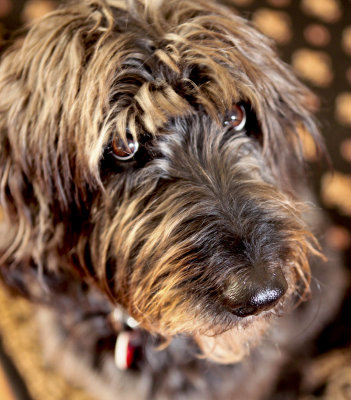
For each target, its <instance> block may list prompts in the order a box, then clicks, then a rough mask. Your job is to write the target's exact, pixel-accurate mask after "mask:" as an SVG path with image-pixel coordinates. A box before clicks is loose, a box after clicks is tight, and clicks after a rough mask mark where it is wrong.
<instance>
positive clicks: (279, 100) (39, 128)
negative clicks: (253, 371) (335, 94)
mask: <svg viewBox="0 0 351 400" xmlns="http://www.w3.org/2000/svg"><path fill="white" fill-rule="evenodd" d="M309 98H310V94H309V92H308V91H307V90H306V89H305V88H304V87H303V86H302V85H301V84H300V83H299V82H298V81H297V80H296V79H295V78H294V76H293V75H292V74H291V72H290V71H289V69H288V68H287V67H286V66H285V65H283V63H282V62H281V61H279V59H278V58H277V56H276V54H275V52H274V51H273V50H272V49H271V46H270V43H269V41H268V40H267V39H266V38H265V37H263V36H262V35H261V34H260V33H258V32H257V31H256V30H255V29H254V28H252V27H251V26H250V24H249V23H248V22H247V21H245V20H243V19H242V18H240V17H238V16H236V15H234V14H232V13H231V12H230V11H229V10H228V9H226V8H223V7H221V6H219V5H218V4H214V3H212V2H209V1H206V0H199V1H196V2H194V1H192V0H172V1H171V0H167V1H161V0H157V1H146V0H145V1H142V0H139V1H138V0H131V1H123V0H111V1H103V0H96V1H86V2H82V3H79V4H77V5H73V6H70V7H68V8H64V9H62V10H59V11H57V12H55V13H53V14H51V15H49V16H47V17H46V18H44V19H43V20H41V21H39V22H37V23H36V24H34V26H33V27H32V28H31V29H30V30H29V33H28V35H27V36H26V37H25V38H24V39H22V40H20V41H17V42H16V43H15V44H14V45H13V46H12V47H11V48H10V49H9V50H8V51H7V53H6V55H5V56H4V57H3V60H2V64H1V69H0V113H1V120H0V124H1V125H0V128H1V153H0V163H1V165H0V167H1V205H2V207H3V210H4V221H5V222H4V224H3V226H4V229H5V230H6V234H5V235H4V237H5V239H4V240H3V243H2V246H1V247H2V250H1V264H2V265H1V270H2V275H3V277H4V279H5V280H6V282H7V283H8V284H9V285H10V286H14V287H17V288H18V289H20V290H22V291H25V292H27V293H28V294H29V295H31V296H33V297H42V296H44V294H45V290H46V288H49V289H50V290H51V296H52V298H53V299H54V298H55V293H56V291H57V292H58V291H61V292H62V291H64V290H65V289H64V288H65V287H66V286H65V285H64V284H63V283H64V282H71V283H70V284H74V285H80V282H81V283H83V282H84V284H86V283H88V284H89V285H95V286H96V287H98V288H99V289H100V290H101V291H102V292H103V293H105V294H107V295H108V297H109V301H110V302H111V304H116V305H120V306H122V307H123V308H125V309H126V310H127V311H128V312H129V313H130V314H131V315H132V316H133V317H134V318H135V319H136V320H138V321H139V322H140V323H141V325H142V326H143V327H145V328H146V329H147V330H150V331H152V332H157V333H161V334H163V335H168V336H172V335H175V334H177V333H187V334H190V335H193V336H194V337H196V338H197V339H198V342H199V343H200V344H201V345H202V347H203V348H204V349H205V350H209V343H210V342H211V343H212V342H213V343H215V342H216V341H218V342H220V343H222V344H223V343H224V344H225V345H226V346H228V343H232V345H230V347H231V351H229V352H227V353H226V357H227V358H226V360H227V361H229V360H230V361H231V360H234V359H236V358H238V357H239V356H241V355H242V350H243V349H244V348H245V349H246V348H247V347H246V346H244V343H246V342H247V341H250V340H252V337H253V336H255V335H253V334H252V332H253V331H255V332H257V331H260V330H261V328H262V329H263V327H264V326H265V325H266V324H267V323H268V321H269V319H270V318H269V317H270V316H271V315H273V314H275V313H277V312H278V311H279V310H281V308H282V305H283V303H286V300H287V299H288V298H295V299H296V298H298V297H299V296H301V295H302V293H304V292H305V291H306V289H307V288H308V280H309V267H308V255H309V253H311V252H312V253H313V252H314V250H313V248H314V246H313V241H314V239H313V236H312V235H311V234H310V233H309V232H308V230H307V229H306V226H305V224H304V222H303V220H302V217H301V210H300V206H299V205H298V203H297V200H296V199H297V198H298V196H299V190H300V189H301V171H302V170H303V161H304V160H303V151H302V147H301V140H300V132H301V131H302V130H304V131H308V132H309V133H310V135H311V136H312V137H313V138H314V140H315V142H316V146H317V147H319V146H320V145H319V144H318V143H320V139H319V136H318V132H317V129H316V127H315V124H314V122H313V120H312V119H311V117H310V113H309V111H308V108H309V106H308V105H309ZM37 281H39V282H41V285H39V286H38V285H37V284H36V283H35V282H37ZM57 282H59V283H57ZM62 282H63V283H62ZM72 282H73V283H72ZM42 287H43V289H42ZM49 296H50V295H49ZM53 302H54V301H53ZM242 327H245V328H246V329H245V332H247V334H244V333H242V332H243V331H242V330H241V331H240V332H239V329H240V328H242ZM250 327H253V329H252V331H250ZM209 337H212V338H213V337H215V338H216V339H215V340H212V339H211V340H212V341H211V340H207V339H205V338H209ZM219 338H225V340H224V341H223V340H222V341H221V340H220V339H219ZM223 346H224V345H223ZM223 346H222V347H221V346H219V347H218V348H219V351H218V352H213V353H212V357H213V358H218V359H222V355H223V354H222V353H221V349H222V350H223V348H224V347H223Z"/></svg>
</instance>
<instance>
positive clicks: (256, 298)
mask: <svg viewBox="0 0 351 400" xmlns="http://www.w3.org/2000/svg"><path fill="white" fill-rule="evenodd" d="M287 288H288V284H287V282H286V280H285V278H284V275H283V272H282V271H281V269H280V268H277V269H274V271H270V270H267V269H266V268H264V267H262V266H261V267H255V268H253V269H252V270H251V271H250V273H249V276H248V277H246V279H245V280H244V281H243V282H242V283H241V284H240V282H239V284H236V285H235V290H233V292H232V293H231V294H230V296H229V298H231V301H229V304H230V306H231V310H230V311H231V312H232V313H233V314H234V315H237V316H238V317H247V316H249V315H255V314H259V313H260V312H262V311H265V310H269V309H270V308H272V307H273V306H274V305H275V304H277V302H278V301H279V299H281V298H282V297H283V296H284V294H285V292H286V290H287ZM227 304H228V302H227Z"/></svg>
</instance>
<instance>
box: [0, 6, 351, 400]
mask: <svg viewBox="0 0 351 400" xmlns="http://www.w3.org/2000/svg"><path fill="white" fill-rule="evenodd" d="M194 1H196V0H194ZM221 2H222V3H225V4H226V5H228V6H230V7H233V8H234V9H235V10H236V12H238V13H239V14H241V15H243V16H245V17H247V18H248V19H250V20H252V21H253V23H254V24H255V25H256V26H257V27H258V28H259V29H260V30H261V31H262V32H263V33H264V34H266V35H267V36H269V37H271V38H272V39H273V40H274V41H275V43H276V48H277V51H278V53H279V54H280V56H281V57H282V58H283V60H285V61H286V62H287V63H289V64H291V65H292V68H293V69H294V71H295V73H296V74H297V75H298V76H299V77H300V78H301V79H302V80H303V81H305V83H306V84H307V85H308V86H309V87H310V88H311V89H312V90H313V91H314V93H315V94H316V95H317V98H316V100H315V107H316V110H317V116H318V119H319V120H320V122H321V129H322V133H323V135H324V137H325V140H326V144H327V148H328V150H329V153H330V156H331V159H332V162H333V166H334V172H333V173H332V172H330V171H329V170H328V169H326V168H323V167H322V166H321V165H314V167H313V168H314V169H315V171H314V174H313V180H312V182H311V185H315V189H316V192H317V193H318V195H319V199H320V202H321V204H322V206H323V208H325V209H326V211H327V213H328V214H329V216H330V218H331V221H332V225H331V227H330V228H329V230H328V231H327V232H325V233H324V234H325V238H326V240H327V241H328V242H329V244H330V245H331V246H332V247H334V248H335V249H336V250H338V251H340V252H341V253H342V255H343V259H344V263H345V266H346V268H347V269H348V270H350V269H351V0H221ZM60 4H62V1H61V2H60V1H53V0H27V1H25V0H0V43H1V48H3V44H4V42H5V41H6V40H7V39H9V38H10V37H11V35H12V34H13V32H14V31H16V30H17V29H19V28H21V27H22V26H24V25H25V24H27V23H28V22H30V21H33V20H34V19H36V18H39V17H41V16H42V15H44V14H45V13H47V12H49V11H51V10H52V9H54V8H56V7H57V6H59V5H60ZM0 51H1V49H0ZM306 153H307V156H308V158H309V159H310V161H311V162H313V158H314V152H313V148H309V143H308V142H307V143H306ZM348 287H349V289H348V290H347V292H346V295H345V298H344V301H343V304H342V307H341V308H340V310H339V312H338V313H337V314H336V315H335V318H334V320H333V321H331V323H330V324H329V325H328V326H327V327H326V328H325V329H324V331H323V332H322V333H321V335H320V337H319V338H318V339H317V340H316V342H315V344H314V348H313V349H311V351H309V353H308V355H306V360H305V362H306V363H307V364H308V365H307V366H306V365H305V366H304V369H305V371H307V373H306V372H305V376H304V377H301V376H300V375H299V373H298V365H297V366H296V368H291V370H287V371H284V376H283V377H282V381H281V383H280V386H279V387H278V388H277V397H276V398H277V399H282V400H284V399H285V398H287V397H286V395H285V393H287V392H288V390H289V387H291V386H292V385H293V386H295V392H296V393H297V394H296V398H298V399H301V400H314V399H328V400H329V399H330V400H339V399H340V400H342V399H345V400H347V399H350V400H351V279H349V283H348ZM31 316H32V308H31V306H30V304H28V303H27V302H26V301H25V300H22V299H13V298H10V297H9V296H8V295H7V294H6V292H5V291H4V290H3V288H1V287H0V400H64V399H65V400H67V399H69V400H76V399H77V400H80V399H86V400H88V399H90V396H89V395H88V394H87V393H85V392H84V391H81V390H79V389H77V388H72V387H71V386H69V385H67V383H66V382H65V381H64V380H63V379H62V378H61V377H60V376H59V375H58V374H56V373H55V371H52V370H50V369H48V368H47V367H46V366H45V365H44V364H43V361H42V359H41V357H40V344H39V343H38V339H37V335H36V326H35V322H34V321H33V319H32V318H31ZM306 374H307V376H306ZM296 388H298V389H296ZM290 398H291V397H289V399H290Z"/></svg>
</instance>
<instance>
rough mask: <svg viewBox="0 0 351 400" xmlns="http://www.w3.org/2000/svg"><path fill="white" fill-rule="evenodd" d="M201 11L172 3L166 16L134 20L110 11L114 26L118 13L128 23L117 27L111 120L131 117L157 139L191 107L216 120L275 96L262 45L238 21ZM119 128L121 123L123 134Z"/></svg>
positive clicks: (270, 63) (269, 55) (268, 54)
mask: <svg viewBox="0 0 351 400" xmlns="http://www.w3.org/2000/svg"><path fill="white" fill-rule="evenodd" d="M205 4H206V5H207V8H203V7H202V8H201V9H199V10H197V9H196V6H193V9H191V8H190V3H189V2H185V1H182V2H176V3H173V5H174V7H173V9H172V11H171V12H170V10H168V9H167V7H165V8H164V7H161V8H160V9H159V10H158V12H157V13H156V12H155V15H153V14H152V13H151V14H145V13H144V15H143V17H142V19H141V20H140V18H139V19H136V18H135V16H133V15H131V11H130V12H129V13H128V11H125V10H118V9H117V10H115V15H116V18H117V20H118V15H119V13H121V16H122V17H123V16H124V17H125V18H126V22H127V23H126V25H125V27H124V29H121V28H120V26H121V25H120V24H118V27H117V32H118V34H119V37H118V40H117V41H118V43H119V46H120V47H119V51H118V57H117V58H116V60H115V61H116V70H115V79H114V81H113V85H112V88H111V89H112V90H113V92H114V96H113V97H112V102H111V105H112V107H113V108H114V109H116V111H117V110H118V112H116V114H119V116H118V118H117V119H123V118H125V117H126V116H127V115H131V114H133V115H135V114H136V113H137V114H138V115H139V116H140V118H141V120H142V122H143V124H144V125H145V126H146V129H147V130H148V131H149V132H152V133H157V130H158V128H160V126H162V125H163V124H164V123H165V122H166V121H167V120H169V118H170V117H175V116H180V115H186V114H188V113H189V112H191V111H192V110H193V107H194V106H198V105H201V106H202V107H203V108H204V109H205V110H206V112H207V113H208V114H210V115H211V116H212V117H214V118H216V117H217V116H218V114H221V113H223V112H224V111H225V110H227V109H228V108H229V107H231V105H232V104H233V103H236V102H239V101H240V100H249V101H250V102H251V103H252V104H254V105H256V104H260V105H261V104H262V97H263V98H264V97H270V98H273V97H274V96H275V97H276V96H277V95H276V93H274V79H273V78H274V75H275V74H281V71H279V70H277V71H275V69H274V63H275V61H276V60H275V57H274V54H273V52H272V51H271V50H270V48H269V46H268V42H267V40H266V39H263V38H262V37H261V35H260V34H259V33H258V32H257V31H256V30H254V29H252V28H251V27H250V26H249V24H248V23H247V22H246V21H244V20H243V19H242V18H240V17H238V16H236V15H234V14H229V15H228V14H227V15H224V14H223V13H221V12H220V9H217V10H215V9H213V8H212V7H209V5H208V3H205ZM190 10H191V11H192V12H191V13H190ZM153 18H159V19H161V20H162V21H163V23H162V24H157V23H156V21H155V20H153ZM120 43H123V44H122V45H120ZM265 47H266V48H267V49H266V50H267V51H263V53H264V54H263V55H262V50H264V48H265ZM278 65H279V64H278ZM268 69H269V74H268V73H267V70H268ZM278 69H279V68H278ZM267 80H268V81H270V80H271V81H272V82H271V84H269V83H267ZM126 89H127V90H126ZM126 109H128V111H126ZM122 110H123V111H124V112H122V113H121V112H120V111H122ZM155 110H157V112H155ZM131 111H133V112H131ZM117 125H119V124H117ZM126 125H129V124H128V122H127V121H123V122H121V123H120V126H121V127H123V129H122V131H123V130H124V127H125V126H126ZM132 126H133V124H132Z"/></svg>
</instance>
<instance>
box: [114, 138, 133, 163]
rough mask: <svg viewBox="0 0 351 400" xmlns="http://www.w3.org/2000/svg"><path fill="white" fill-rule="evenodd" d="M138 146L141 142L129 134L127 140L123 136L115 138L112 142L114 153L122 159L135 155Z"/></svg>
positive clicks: (118, 158)
mask: <svg viewBox="0 0 351 400" xmlns="http://www.w3.org/2000/svg"><path fill="white" fill-rule="evenodd" d="M138 148H139V143H138V142H137V141H136V140H134V139H133V137H131V136H127V139H126V142H125V141H123V140H122V139H121V138H114V139H112V142H111V149H112V154H113V156H114V157H115V158H117V160H120V161H126V160H130V159H131V158H132V157H134V155H135V153H136V152H137V151H138Z"/></svg>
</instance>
